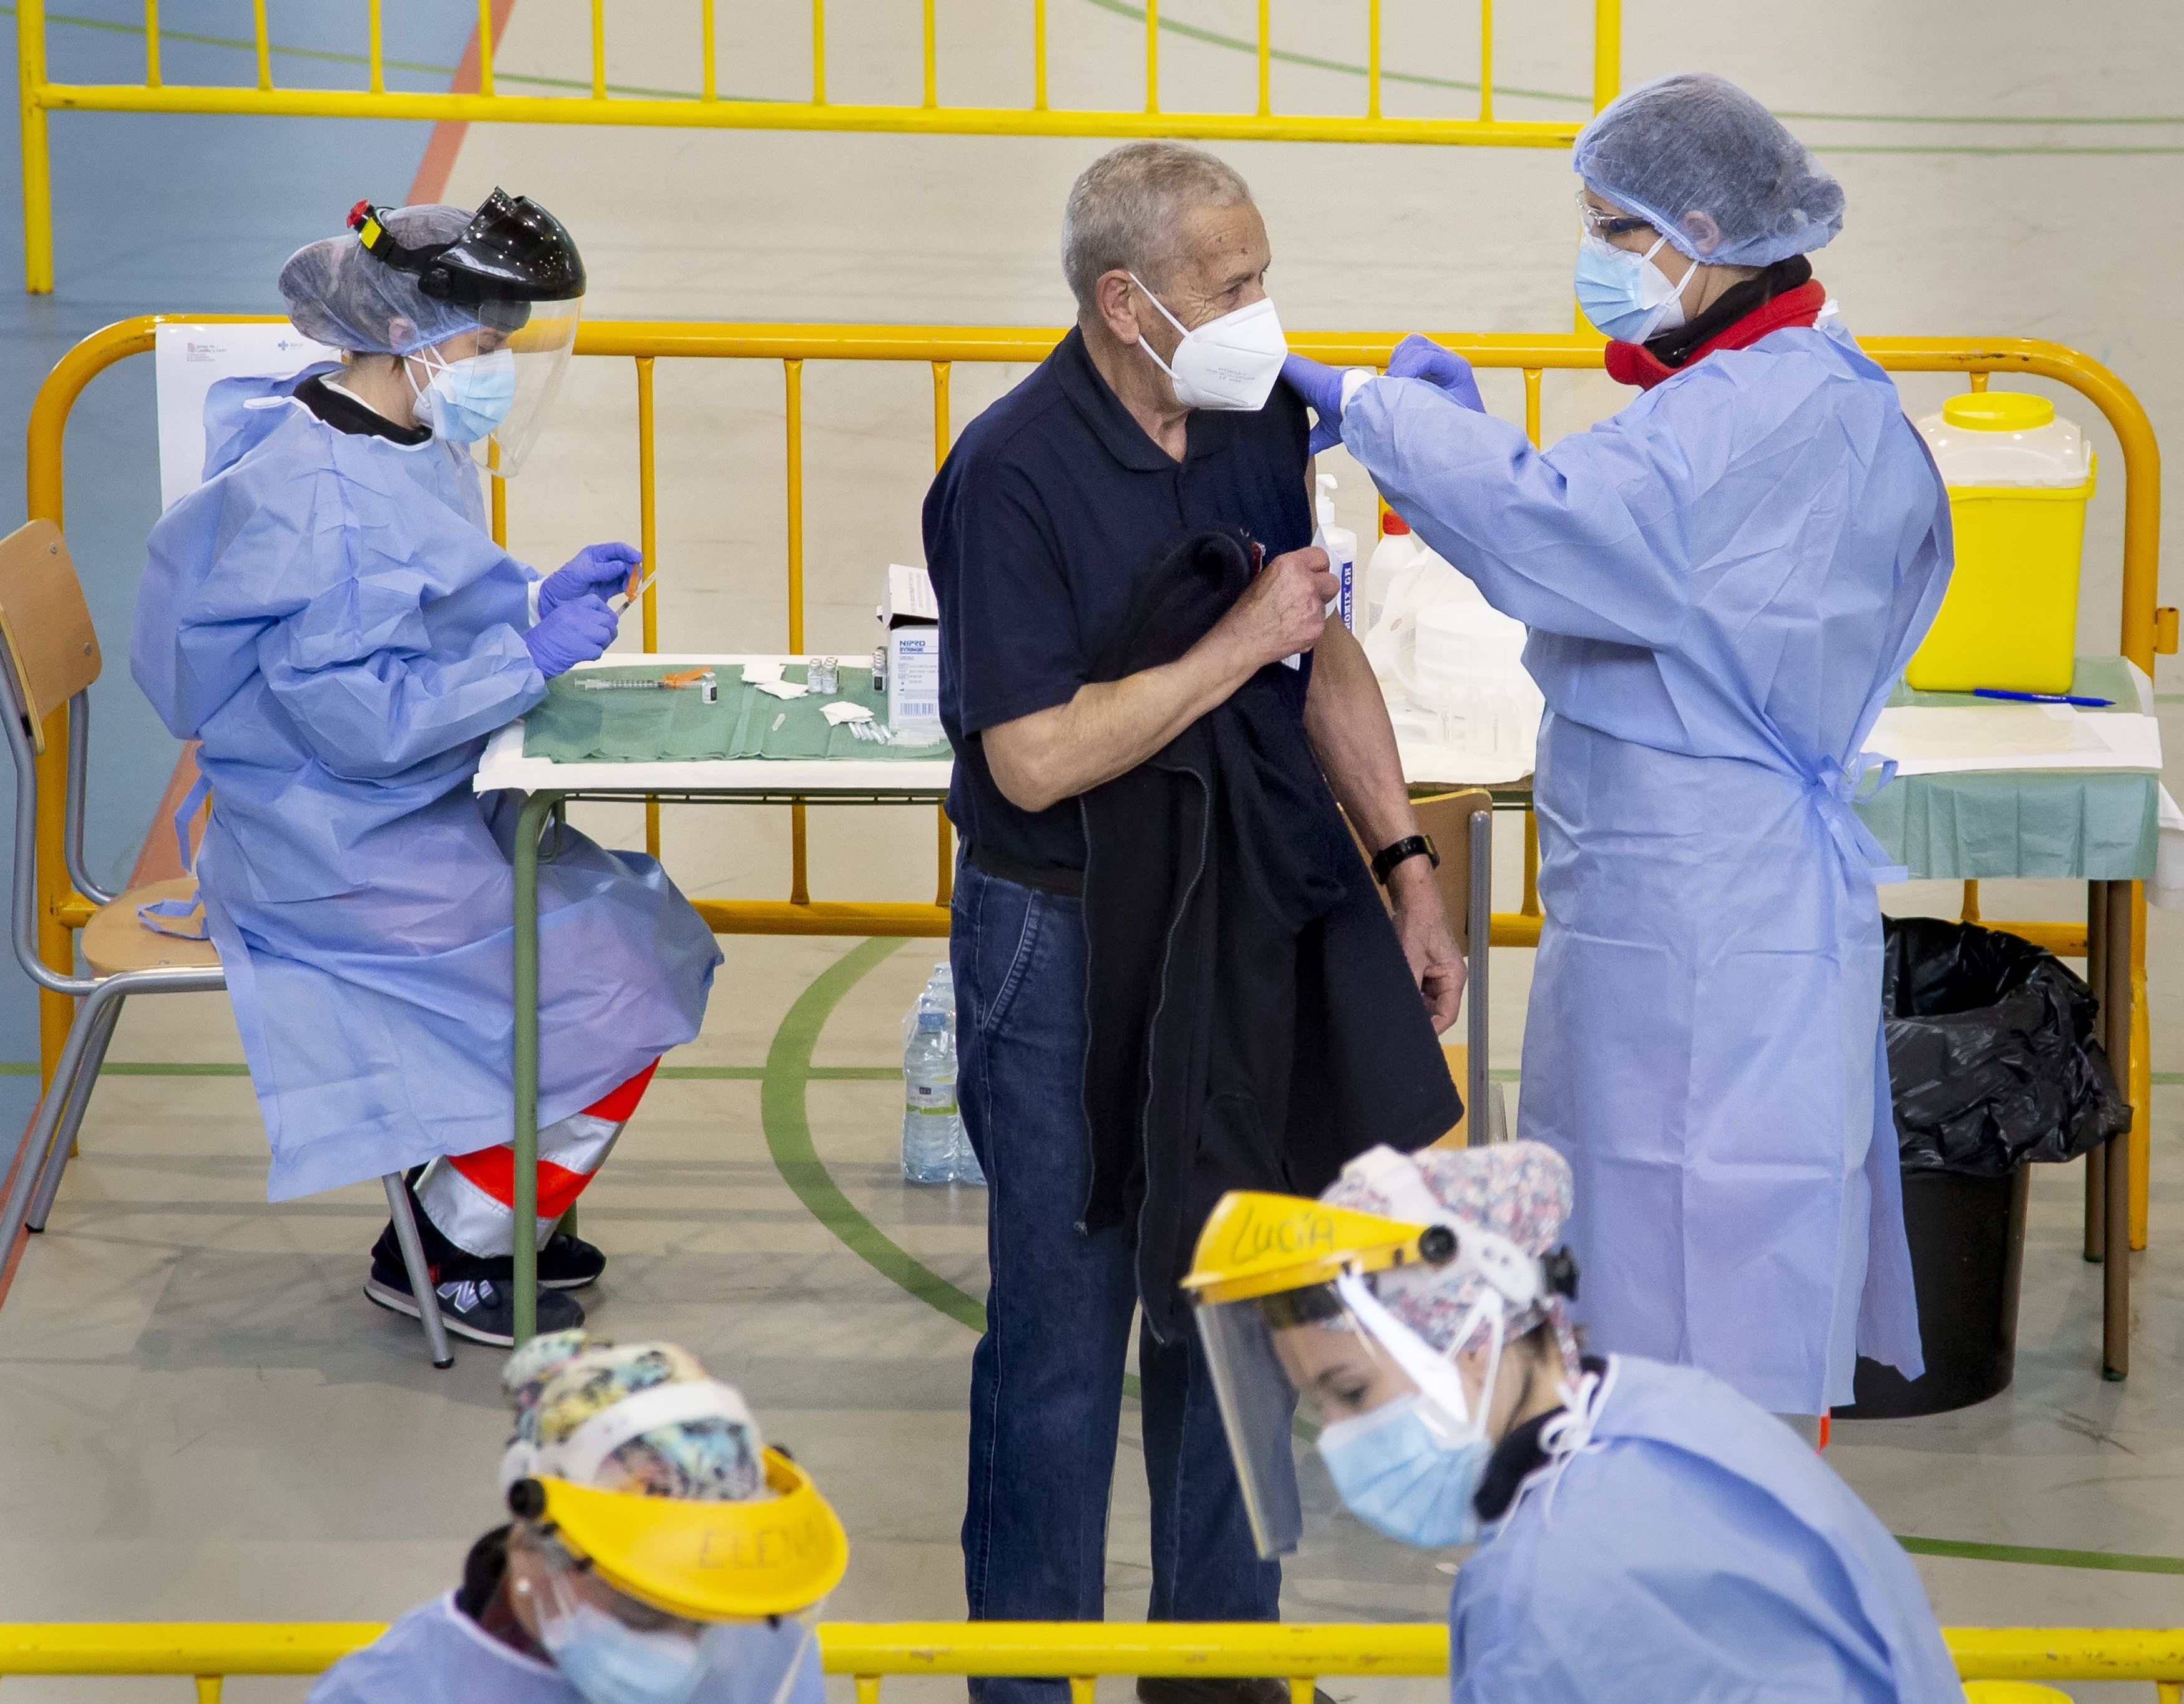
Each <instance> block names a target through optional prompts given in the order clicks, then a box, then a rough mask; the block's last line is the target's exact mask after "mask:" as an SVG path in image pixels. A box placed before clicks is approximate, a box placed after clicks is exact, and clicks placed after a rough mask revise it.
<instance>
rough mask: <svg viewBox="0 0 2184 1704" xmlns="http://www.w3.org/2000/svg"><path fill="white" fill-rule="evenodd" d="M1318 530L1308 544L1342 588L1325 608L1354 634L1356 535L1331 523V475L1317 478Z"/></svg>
mask: <svg viewBox="0 0 2184 1704" xmlns="http://www.w3.org/2000/svg"><path fill="white" fill-rule="evenodd" d="M1318 506H1319V530H1318V532H1315V533H1313V534H1312V543H1315V544H1317V545H1318V546H1319V548H1320V549H1323V550H1324V551H1325V552H1326V553H1327V560H1328V565H1329V567H1330V568H1332V569H1333V570H1334V577H1335V578H1336V579H1337V580H1339V581H1340V582H1342V587H1341V589H1340V591H1338V592H1337V593H1335V594H1334V601H1333V602H1332V603H1330V604H1329V605H1328V606H1327V612H1328V614H1329V615H1340V616H1341V617H1342V625H1343V626H1346V627H1347V628H1349V629H1350V631H1351V632H1353V633H1354V632H1357V615H1358V610H1357V596H1356V594H1357V534H1356V533H1354V532H1351V530H1350V529H1349V528H1348V527H1346V526H1337V525H1336V524H1335V520H1334V475H1333V474H1331V473H1323V474H1321V475H1320V476H1319V505H1318Z"/></svg>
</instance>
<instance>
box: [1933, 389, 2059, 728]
mask: <svg viewBox="0 0 2184 1704" xmlns="http://www.w3.org/2000/svg"><path fill="white" fill-rule="evenodd" d="M1919 432H1920V433H1921V434H1923V435H1924V437H1925V440H1926V447H1927V448H1929V449H1931V450H1932V451H1933V452H1934V460H1935V461H1936V464H1937V465H1939V466H1940V468H1941V470H1942V482H1944V483H1945V484H1946V485H1947V487H1949V515H1950V518H1951V519H1952V521H1953V522H1954V523H1955V530H1956V537H1957V565H1956V571H1955V572H1954V573H1953V575H1952V576H1950V579H1949V591H1948V595H1947V597H1946V598H1944V599H1942V610H1941V613H1940V614H1939V615H1936V617H1935V618H1934V626H1933V628H1932V631H1931V632H1929V633H1928V634H1927V635H1926V642H1925V643H1924V644H1922V645H1920V646H1919V649H1918V652H1917V654H1915V655H1914V656H1913V658H1912V659H1911V666H1910V667H1909V668H1908V669H1907V670H1905V671H1904V678H1905V679H1906V680H1907V681H1908V682H1910V684H1911V685H1912V686H1913V687H1914V688H1917V689H1918V690H1919V691H1921V692H1931V693H1968V692H1970V691H1971V690H1972V689H1973V688H1975V687H2000V688H2003V689H2004V690H2006V691H2009V692H2020V693H2066V692H2068V691H2070V677H2071V674H2072V672H2073V671H2075V667H2076V661H2077V650H2078V561H2079V557H2080V554H2081V550H2082V548H2083V546H2084V543H2085V537H2086V504H2087V500H2088V499H2090V498H2092V494H2093V471H2094V458H2093V453H2092V450H2091V449H2090V448H2088V447H2087V443H2086V441H2085V437H2084V435H2083V434H2082V433H2081V432H2079V430H2078V428H2077V427H2076V426H2073V425H2072V424H2071V423H2070V421H2069V420H2059V419H2057V418H2056V415H2055V405H2054V404H2053V403H2051V402H2049V401H2048V398H2045V397H2036V396H2029V395H2027V394H2026V393H2024V392H2022V391H1973V392H1971V393H1969V394H1967V395H1964V396H1956V397H1951V398H1949V399H1948V401H1947V402H1946V403H1944V404H1942V411H1941V413H1939V414H1937V415H1927V416H1926V418H1925V419H1924V420H1920V421H1919Z"/></svg>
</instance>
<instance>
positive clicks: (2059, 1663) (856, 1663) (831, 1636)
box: [0, 1621, 2184, 1704]
mask: <svg viewBox="0 0 2184 1704" xmlns="http://www.w3.org/2000/svg"><path fill="white" fill-rule="evenodd" d="M381 1631H382V1629H381V1627H380V1626H379V1625H378V1624H377V1623H372V1622H362V1621H321V1622H297V1623H278V1622H167V1623H133V1622H59V1623H38V1622H19V1623H0V1677H5V1676H8V1675H20V1674H43V1675H75V1676H79V1677H92V1676H110V1675H146V1674H171V1675H175V1676H178V1677H184V1676H186V1677H188V1678H190V1679H194V1680H195V1681H196V1683H197V1696H198V1704H219V1699H220V1686H221V1682H222V1681H223V1680H224V1679H226V1678H227V1677H229V1676H231V1675H242V1674H252V1675H255V1674H316V1673H320V1672H321V1671H323V1670H324V1669H326V1668H331V1666H332V1665H333V1664H334V1663H335V1662H338V1661H339V1660H340V1659H341V1658H342V1657H345V1656H347V1655H348V1653H349V1652H350V1651H354V1650H357V1649H358V1648H359V1647H360V1646H365V1645H368V1644H370V1642H371V1641H372V1640H374V1639H376V1638H377V1637H378V1636H379V1634H380V1632H381ZM1942 1636H1943V1638H1945V1639H1946V1640H1947V1641H1948V1646H1949V1651H1950V1655H1951V1656H1953V1657H1954V1658H1955V1659H1956V1664H1957V1673H1958V1674H1959V1675H1961V1676H1962V1677H1963V1678H1964V1679H1966V1680H2043V1681H2049V1682H2053V1681H2059V1680H2105V1681H2117V1680H2124V1681H2130V1680H2136V1681H2141V1682H2151V1683H2152V1684H2153V1686H2154V1687H2155V1689H2156V1696H2157V1698H2158V1699H2159V1701H2160V1704H2179V1701H2180V1698H2184V1629H2176V1628H2160V1629H2138V1628H2081V1627H2053V1628H2044V1627H2027V1628H2016V1627H1957V1628H1947V1629H1943V1632H1942ZM819 1656H820V1663H821V1666H822V1668H824V1669H825V1670H826V1672H827V1673H829V1674H846V1675H850V1676H851V1677H853V1678H854V1679H855V1681H856V1687H857V1704H877V1700H878V1697H879V1691H880V1683H881V1680H882V1679H883V1677H885V1676H887V1675H890V1674H989V1675H995V1674H1014V1675H1044V1674H1061V1675H1066V1676H1067V1677H1068V1678H1069V1681H1070V1691H1071V1693H1072V1695H1073V1704H1091V1698H1092V1690H1093V1685H1094V1682H1095V1680H1097V1679H1099V1678H1100V1677H1101V1676H1103V1675H1184V1676H1193V1677H1201V1678H1223V1677H1236V1676H1251V1675H1262V1674H1272V1675H1277V1676H1281V1677H1284V1678H1286V1679H1289V1680H1290V1690H1291V1693H1292V1696H1294V1697H1295V1698H1296V1699H1297V1700H1299V1701H1300V1704H1303V1701H1308V1700H1309V1699H1310V1698H1311V1696H1312V1682H1313V1681H1314V1680H1316V1679H1320V1678H1322V1677H1323V1676H1327V1675H1340V1676H1352V1675H1411V1676H1426V1677H1430V1676H1433V1675H1437V1674H1446V1673H1447V1672H1448V1630H1447V1629H1446V1628H1444V1627H1441V1626H1440V1625H1438V1624H1436V1623H1421V1624H1412V1625H1403V1626H1373V1625H1370V1624H1355V1625H1353V1624H1348V1623H1325V1624H1321V1625H1318V1626H1313V1625H1297V1626H1284V1625H1281V1624H1279V1623H1264V1622H1240V1623H1177V1622H1170V1623H1150V1624H1148V1623H1124V1624H1116V1623H1101V1622H980V1623H965V1622H948V1621H929V1622H928V1621H913V1622H875V1623H862V1622H847V1621H837V1622H826V1623H822V1624H821V1626H820V1628H819Z"/></svg>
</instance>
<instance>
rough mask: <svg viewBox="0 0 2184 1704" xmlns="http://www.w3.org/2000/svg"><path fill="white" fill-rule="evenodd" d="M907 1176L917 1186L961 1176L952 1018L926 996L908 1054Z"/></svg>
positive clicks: (905, 1080)
mask: <svg viewBox="0 0 2184 1704" xmlns="http://www.w3.org/2000/svg"><path fill="white" fill-rule="evenodd" d="M902 1100H903V1108H902V1175H903V1176H904V1177H905V1178H907V1179H908V1180H909V1181H910V1182H911V1183H950V1182H952V1181H954V1179H955V1176H956V1145H957V1144H959V1143H960V1142H961V1140H962V1139H963V1121H962V1120H961V1118H959V1117H957V1116H956V1047H955V1041H954V1039H953V1037H951V1036H950V1033H949V1027H948V1014H947V1012H946V1011H944V1010H942V1008H941V1007H940V1006H939V1004H938V1003H937V1002H934V1001H932V1000H927V999H925V998H923V997H922V996H920V998H919V1000H918V1002H917V1013H916V1016H915V1020H914V1022H913V1024H912V1027H911V1032H910V1043H909V1044H908V1045H907V1046H906V1047H905V1048H904V1049H903V1050H902Z"/></svg>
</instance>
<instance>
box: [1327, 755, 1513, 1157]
mask: <svg viewBox="0 0 2184 1704" xmlns="http://www.w3.org/2000/svg"><path fill="white" fill-rule="evenodd" d="M1411 808H1412V812H1413V813H1414V814H1415V815H1416V816H1417V817H1418V829H1419V832H1420V833H1424V834H1429V835H1431V836H1432V837H1433V842H1434V846H1435V849H1436V850H1437V851H1439V852H1440V868H1439V869H1438V870H1437V871H1435V874H1434V879H1435V882H1436V883H1439V885H1440V894H1441V902H1442V904H1443V905H1446V907H1447V910H1448V920H1449V922H1450V923H1451V925H1453V926H1454V927H1455V929H1456V937H1457V939H1456V944H1457V946H1458V947H1460V948H1462V949H1463V955H1464V960H1465V979H1464V991H1465V1000H1466V1005H1465V1008H1464V1010H1465V1013H1466V1022H1465V1024H1464V1039H1463V1045H1462V1046H1461V1047H1456V1046H1451V1047H1449V1048H1448V1049H1447V1050H1446V1051H1447V1053H1448V1055H1449V1059H1450V1063H1451V1067H1455V1066H1457V1063H1458V1061H1459V1058H1460V1060H1461V1067H1460V1068H1461V1069H1462V1071H1463V1109H1464V1111H1463V1122H1462V1123H1460V1124H1458V1125H1457V1127H1456V1129H1455V1130H1453V1131H1451V1132H1450V1133H1449V1135H1448V1136H1446V1137H1444V1138H1442V1141H1443V1142H1446V1141H1448V1140H1450V1139H1451V1138H1455V1139H1457V1142H1458V1144H1459V1145H1461V1146H1464V1147H1472V1146H1477V1145H1481V1144H1485V1143H1488V1142H1500V1141H1503V1140H1506V1139H1507V1134H1508V1132H1507V1119H1506V1117H1504V1115H1503V1113H1502V1095H1501V1086H1500V1085H1499V1084H1498V1083H1495V1082H1493V1081H1492V1079H1491V1078H1489V1077H1488V1076H1487V1074H1486V1033H1487V1031H1486V1022H1487V1011H1486V982H1487V967H1488V960H1487V941H1488V938H1489V937H1490V935H1491V933H1492V932H1493V925H1494V894H1493V885H1492V876H1493V865H1494V800H1493V799H1492V797H1491V796H1490V794H1487V793H1486V791H1485V789H1484V788H1475V787H1474V788H1464V789H1463V790H1462V791H1460V792H1456V793H1441V794H1435V795H1433V796H1432V797H1431V798H1428V799H1416V800H1413V801H1412V807H1411ZM1351 833H1352V834H1353V835H1355V833H1357V831H1356V829H1355V828H1354V827H1353V828H1352V829H1351ZM1358 849H1359V851H1360V852H1362V853H1363V854H1364V855H1365V856H1366V858H1367V859H1368V861H1369V860H1370V859H1371V856H1372V852H1371V849H1370V848H1368V847H1367V846H1366V845H1365V844H1364V843H1363V842H1362V841H1360V842H1359V843H1358ZM1381 898H1382V899H1383V900H1385V899H1386V898H1387V895H1386V894H1385V891H1384V892H1383V894H1381Z"/></svg>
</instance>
